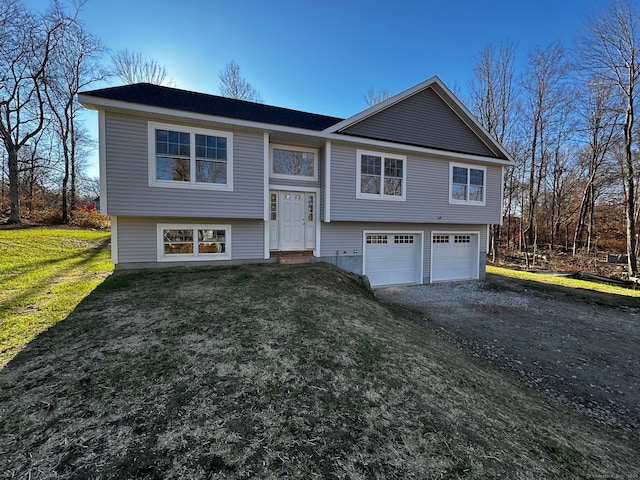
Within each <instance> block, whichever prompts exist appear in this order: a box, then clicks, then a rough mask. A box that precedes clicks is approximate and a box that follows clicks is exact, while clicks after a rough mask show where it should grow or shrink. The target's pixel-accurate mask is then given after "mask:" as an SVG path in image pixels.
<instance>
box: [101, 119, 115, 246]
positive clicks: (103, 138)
mask: <svg viewBox="0 0 640 480" xmlns="http://www.w3.org/2000/svg"><path fill="white" fill-rule="evenodd" d="M106 135H107V127H106V113H105V111H104V110H99V111H98V167H99V174H100V213H101V214H102V215H107V212H108V209H107V138H106ZM114 218H115V217H114ZM112 245H113V244H112Z"/></svg>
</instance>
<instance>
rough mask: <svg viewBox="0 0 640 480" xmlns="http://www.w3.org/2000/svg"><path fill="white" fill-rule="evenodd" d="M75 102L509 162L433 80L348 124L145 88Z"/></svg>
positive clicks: (102, 92) (97, 93)
mask: <svg viewBox="0 0 640 480" xmlns="http://www.w3.org/2000/svg"><path fill="white" fill-rule="evenodd" d="M78 97H79V99H80V102H81V103H82V104H83V105H85V106H86V107H89V108H96V109H100V108H104V107H105V106H114V107H123V108H127V109H129V108H131V109H133V110H138V109H141V110H145V109H147V108H148V109H157V110H162V111H165V113H166V111H169V110H173V111H180V112H182V113H183V114H186V115H188V116H195V115H200V116H204V117H207V118H218V119H220V120H222V119H229V121H230V123H233V121H236V122H237V124H238V125H240V124H245V125H247V124H252V126H254V127H255V126H258V125H262V126H268V125H271V126H273V128H275V129H277V130H281V131H295V133H297V134H305V132H304V131H305V130H306V131H307V132H308V134H309V135H313V136H317V137H324V138H327V139H329V138H342V139H345V138H346V137H351V138H352V139H354V140H355V139H361V141H363V140H364V141H365V142H367V143H369V144H371V145H379V146H388V147H391V148H393V146H394V145H399V146H404V148H413V149H415V151H421V152H429V153H433V154H443V155H447V156H451V155H463V156H464V157H466V158H469V159H476V160H480V159H489V158H492V159H494V160H495V161H497V162H499V163H503V164H504V163H506V164H513V163H514V162H513V160H512V159H511V157H510V156H509V154H508V153H507V152H506V150H505V149H504V148H503V147H502V145H500V144H499V143H498V142H497V141H496V140H495V139H494V138H493V137H492V136H491V135H490V134H489V133H488V132H487V131H486V130H485V129H484V128H483V127H482V125H480V123H478V121H477V120H476V119H475V117H474V116H473V115H472V114H471V113H470V112H469V111H468V110H467V109H466V107H464V105H462V103H461V102H460V101H459V100H458V99H457V98H456V97H455V95H454V94H453V93H452V92H451V91H450V90H449V89H448V88H447V87H446V86H445V85H444V83H442V81H441V80H440V79H439V78H438V77H431V78H429V79H427V80H425V81H424V82H421V83H419V84H418V85H416V86H414V87H411V88H409V89H408V90H405V91H404V92H401V93H399V94H397V95H394V96H393V97H391V98H388V99H387V100H385V101H383V102H381V103H378V104H376V105H373V106H372V107H369V108H367V109H365V110H363V111H361V112H359V113H357V114H356V115H353V116H351V117H349V118H347V119H342V118H338V117H331V116H327V115H318V114H315V113H308V112H302V111H299V110H292V109H288V108H283V107H276V106H272V105H265V104H261V103H254V102H248V101H244V100H236V99H232V98H226V97H221V96H217V95H210V94H205V93H199V92H192V91H188V90H181V89H177V88H171V87H163V86H159V85H153V84H150V83H136V84H131V85H122V86H118V87H109V88H103V89H99V90H91V91H87V92H80V93H79V95H78ZM127 104H131V106H128V105H127ZM147 111H149V110H147ZM289 129H291V130H289ZM312 132H314V133H312Z"/></svg>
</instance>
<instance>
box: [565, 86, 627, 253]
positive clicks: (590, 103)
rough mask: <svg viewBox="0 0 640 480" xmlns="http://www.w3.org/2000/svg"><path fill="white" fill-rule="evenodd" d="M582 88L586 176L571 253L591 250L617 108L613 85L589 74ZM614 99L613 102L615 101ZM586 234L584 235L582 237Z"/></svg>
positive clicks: (616, 122)
mask: <svg viewBox="0 0 640 480" xmlns="http://www.w3.org/2000/svg"><path fill="white" fill-rule="evenodd" d="M585 87H586V88H585V91H584V92H583V93H582V95H581V96H580V97H579V99H580V103H581V108H580V109H579V110H580V111H581V112H582V124H583V129H582V130H583V132H584V136H585V137H586V139H587V143H586V145H585V148H584V149H583V151H582V154H581V155H580V157H579V161H580V168H581V172H582V177H584V178H586V181H585V182H584V187H583V190H582V196H581V199H580V207H579V211H578V217H577V220H576V227H575V230H574V234H573V254H574V255H575V254H576V253H577V251H578V249H579V248H581V247H586V250H587V252H589V251H591V246H592V242H593V234H594V222H595V207H596V199H597V197H598V191H599V188H600V186H601V185H602V184H603V182H602V178H608V177H609V176H608V175H604V176H603V175H601V173H602V167H603V165H604V163H605V161H606V158H607V154H608V153H609V152H610V150H611V146H612V144H613V142H614V141H615V137H614V132H615V131H616V130H617V124H618V122H619V116H620V112H619V109H618V108H617V107H618V105H617V102H616V100H615V98H614V97H613V92H612V85H610V84H607V83H605V82H603V81H601V80H598V79H597V78H593V77H591V78H588V79H587V81H586V85H585ZM614 102H615V103H614ZM585 236H586V239H585Z"/></svg>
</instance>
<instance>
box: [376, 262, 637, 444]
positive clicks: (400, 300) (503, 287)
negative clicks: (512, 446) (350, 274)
mask: <svg viewBox="0 0 640 480" xmlns="http://www.w3.org/2000/svg"><path fill="white" fill-rule="evenodd" d="M376 296H377V297H378V298H380V299H382V300H383V301H385V302H389V303H395V304H399V305H402V306H404V307H408V308H410V309H412V310H414V311H416V312H418V314H417V317H418V318H419V320H420V321H421V322H422V323H424V324H425V325H426V326H427V327H429V328H430V329H431V330H433V331H434V332H436V333H437V334H439V335H441V336H443V337H445V338H446V339H448V340H450V341H451V342H452V343H454V344H456V345H457V346H459V347H460V348H461V349H462V350H464V351H465V352H467V353H470V354H471V355H473V356H476V357H480V358H483V359H487V360H489V361H491V362H492V363H494V364H497V365H498V366H500V367H502V368H504V369H506V370H509V371H512V372H514V373H515V374H516V375H517V376H518V377H519V378H520V379H521V380H522V381H524V382H525V383H526V384H527V385H529V386H531V387H533V388H534V389H536V390H538V391H540V392H543V393H545V394H547V395H549V396H551V397H553V398H555V399H557V400H559V401H561V402H562V403H565V404H568V405H570V406H572V407H574V408H577V409H578V410H579V411H581V412H583V413H586V414H587V415H589V416H591V417H593V418H595V419H596V420H598V421H600V422H603V423H607V424H610V425H614V426H616V427H620V428H624V429H625V430H628V431H631V432H633V434H634V435H638V436H640V304H639V306H638V307H629V306H625V307H612V306H604V305H597V304H593V303H588V302H580V301H577V300H576V299H575V298H573V297H567V296H565V295H563V294H560V293H554V292H551V291H549V292H541V291H536V290H532V289H530V288H526V285H523V284H519V283H515V282H507V281H505V280H504V279H501V278H500V277H497V276H492V275H490V276H489V279H488V280H487V281H484V282H472V283H464V282H460V283H445V284H438V285H431V286H403V287H388V288H383V289H378V290H377V291H376Z"/></svg>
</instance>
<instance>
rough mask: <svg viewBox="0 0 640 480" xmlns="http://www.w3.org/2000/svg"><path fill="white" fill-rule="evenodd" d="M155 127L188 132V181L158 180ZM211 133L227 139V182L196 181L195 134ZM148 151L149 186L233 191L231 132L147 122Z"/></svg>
mask: <svg viewBox="0 0 640 480" xmlns="http://www.w3.org/2000/svg"><path fill="white" fill-rule="evenodd" d="M156 129H160V130H171V131H173V132H181V133H188V134H189V141H190V144H191V148H190V153H191V155H190V162H189V167H190V175H189V177H190V178H191V180H190V181H189V182H180V181H176V180H158V179H157V175H156ZM196 134H201V135H211V136H215V137H224V138H226V139H227V183H226V184H220V183H204V182H196V161H195V159H196V156H195V155H196V148H195V135H196ZM147 136H148V151H149V186H150V187H166V188H187V189H197V190H222V191H228V192H232V191H233V133H231V132H223V131H219V130H208V129H204V128H195V127H188V126H184V125H174V124H169V123H158V122H149V124H148V135H147Z"/></svg>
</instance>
